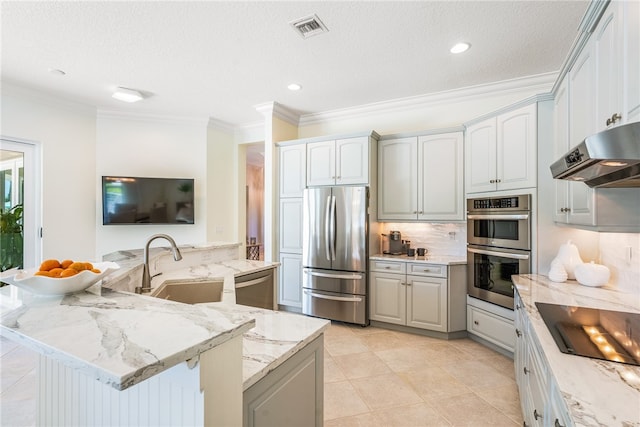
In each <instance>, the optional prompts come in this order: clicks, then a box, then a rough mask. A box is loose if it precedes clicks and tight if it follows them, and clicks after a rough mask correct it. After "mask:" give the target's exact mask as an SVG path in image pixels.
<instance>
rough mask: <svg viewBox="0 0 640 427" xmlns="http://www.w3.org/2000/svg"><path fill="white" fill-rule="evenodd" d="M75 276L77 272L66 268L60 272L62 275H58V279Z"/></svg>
mask: <svg viewBox="0 0 640 427" xmlns="http://www.w3.org/2000/svg"><path fill="white" fill-rule="evenodd" d="M76 274H78V270H76V269H74V268H66V269H64V270H62V273H60V277H61V278H62V277H71V276H75V275H76Z"/></svg>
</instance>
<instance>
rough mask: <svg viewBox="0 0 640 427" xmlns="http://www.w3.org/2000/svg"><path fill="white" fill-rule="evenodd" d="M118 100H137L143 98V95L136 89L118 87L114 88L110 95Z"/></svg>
mask: <svg viewBox="0 0 640 427" xmlns="http://www.w3.org/2000/svg"><path fill="white" fill-rule="evenodd" d="M111 96H112V97H114V98H115V99H117V100H118V101H124V102H138V101H141V100H143V99H144V96H142V94H141V93H140V92H138V91H137V90H133V89H127V88H126V87H118V88H116V90H115V92H113V95H111Z"/></svg>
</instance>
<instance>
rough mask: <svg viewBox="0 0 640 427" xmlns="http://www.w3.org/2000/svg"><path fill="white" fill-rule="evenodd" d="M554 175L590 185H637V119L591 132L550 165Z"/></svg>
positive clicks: (639, 179) (639, 134) (639, 156)
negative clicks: (590, 134)
mask: <svg viewBox="0 0 640 427" xmlns="http://www.w3.org/2000/svg"><path fill="white" fill-rule="evenodd" d="M551 173H552V175H553V177H554V178H556V179H567V180H572V181H582V182H584V183H585V184H587V185H588V186H589V187H597V188H629V187H640V122H635V123H629V124H626V125H622V126H618V127H615V128H612V129H607V130H605V131H602V132H600V133H597V134H595V135H592V136H590V137H588V138H586V139H585V140H584V141H582V142H581V143H580V144H578V146H576V147H574V148H573V149H572V150H571V151H569V152H568V153H567V154H565V155H564V156H562V157H561V158H560V159H559V160H557V161H556V162H554V163H553V164H552V165H551Z"/></svg>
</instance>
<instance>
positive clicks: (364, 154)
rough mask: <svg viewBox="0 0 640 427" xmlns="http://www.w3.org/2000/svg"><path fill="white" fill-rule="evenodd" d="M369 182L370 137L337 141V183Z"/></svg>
mask: <svg viewBox="0 0 640 427" xmlns="http://www.w3.org/2000/svg"><path fill="white" fill-rule="evenodd" d="M353 184H362V185H367V184H369V137H366V136H363V137H359V138H348V139H339V140H337V141H336V185H353Z"/></svg>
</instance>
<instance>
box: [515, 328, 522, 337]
mask: <svg viewBox="0 0 640 427" xmlns="http://www.w3.org/2000/svg"><path fill="white" fill-rule="evenodd" d="M521 335H522V332H520V329H518V328H516V336H517V337H520V336H521Z"/></svg>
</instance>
